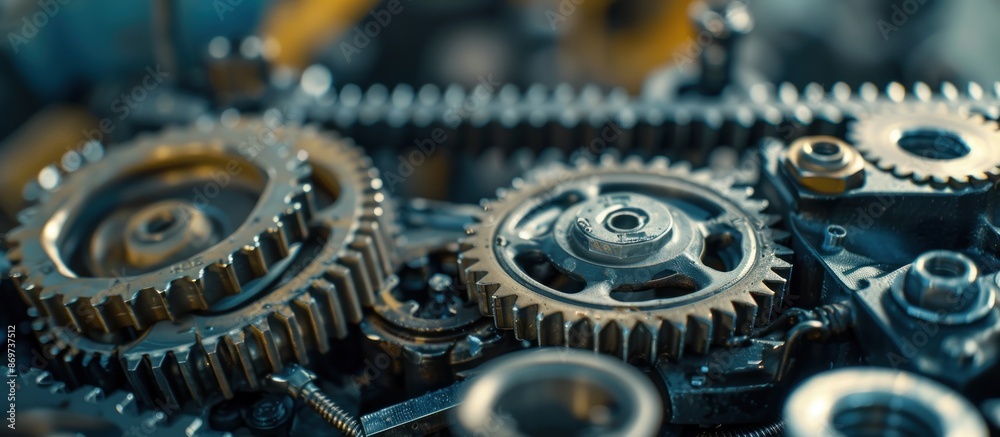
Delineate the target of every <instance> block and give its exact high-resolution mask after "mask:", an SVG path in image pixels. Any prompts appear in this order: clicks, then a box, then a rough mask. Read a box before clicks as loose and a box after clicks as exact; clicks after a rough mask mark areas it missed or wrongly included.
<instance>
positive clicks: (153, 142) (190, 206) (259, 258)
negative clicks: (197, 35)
mask: <svg viewBox="0 0 1000 437" xmlns="http://www.w3.org/2000/svg"><path fill="white" fill-rule="evenodd" d="M282 135H283V134H282V133H281V132H277V131H274V130H272V129H269V128H268V127H267V126H265V125H264V124H263V123H243V124H240V125H238V126H235V127H232V128H230V127H225V126H222V125H220V124H204V123H202V124H198V125H196V126H194V127H190V128H168V129H167V130H165V131H163V132H161V133H157V134H152V135H147V136H142V137H139V138H138V139H137V140H135V141H134V142H133V143H131V144H129V145H128V146H127V147H121V148H119V149H118V150H116V151H114V152H113V153H108V154H107V155H106V156H105V157H104V159H103V160H101V161H99V162H96V163H94V164H92V165H88V166H84V167H83V168H81V169H79V170H78V171H76V172H73V173H69V174H67V175H65V177H64V178H63V177H62V175H60V174H59V173H58V172H50V173H49V174H48V175H47V176H46V178H47V179H49V180H50V181H49V182H50V184H49V186H48V188H49V192H48V195H47V196H46V198H44V199H43V200H42V202H41V203H40V204H39V205H37V206H35V207H32V208H30V209H29V210H26V211H24V212H23V213H22V215H21V218H22V221H23V223H22V225H20V226H19V227H17V228H15V229H14V230H12V231H11V232H10V233H9V234H8V235H7V241H8V242H9V243H10V244H12V246H13V248H12V249H11V250H10V254H9V255H10V257H11V259H12V261H13V262H14V268H13V269H12V273H11V275H12V277H13V279H14V282H15V284H16V285H17V289H18V291H19V292H20V294H21V295H22V298H23V299H24V300H25V301H26V302H27V303H28V304H29V305H31V306H33V307H35V308H37V309H38V312H39V314H40V315H41V316H43V317H50V318H52V319H53V320H54V321H55V323H56V324H58V325H62V326H69V327H72V328H74V329H76V330H79V331H84V332H87V333H89V334H92V335H96V336H100V335H108V334H111V333H115V332H117V331H119V330H120V329H122V328H134V329H136V330H140V331H141V330H143V329H146V328H148V327H150V326H152V325H153V324H154V323H156V322H158V321H161V320H175V319H177V318H178V317H180V316H182V315H183V314H186V313H190V312H193V311H200V310H206V309H209V308H210V307H211V306H212V305H213V304H215V303H216V302H218V301H221V300H223V299H225V298H227V297H229V296H233V295H238V294H241V293H245V294H249V293H250V291H249V290H250V288H252V286H253V284H256V283H260V282H262V281H259V280H258V279H260V278H262V277H265V276H267V275H268V274H269V273H272V274H273V273H274V272H277V271H279V270H280V268H278V267H279V266H280V265H281V264H282V263H283V262H286V261H287V259H288V257H289V255H290V254H291V253H292V252H293V251H294V249H295V248H296V247H297V244H298V243H299V242H301V241H303V240H304V239H305V237H306V236H307V235H308V229H307V228H306V225H305V223H306V221H307V220H308V217H309V214H310V211H309V209H310V197H311V193H310V187H309V186H308V184H307V183H306V182H307V181H308V179H309V176H310V174H309V170H310V168H309V166H308V165H306V162H305V161H304V160H303V159H302V158H301V156H299V155H296V154H295V153H291V151H290V149H289V148H288V146H287V145H285V144H284V143H285V142H287V141H288V138H285V137H283V136H282ZM61 178H62V179H63V180H61V181H59V179H61ZM57 181H58V182H60V183H58V184H56V183H55V182H57ZM123 229H124V230H125V232H123Z"/></svg>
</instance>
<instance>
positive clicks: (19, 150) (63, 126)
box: [0, 106, 98, 218]
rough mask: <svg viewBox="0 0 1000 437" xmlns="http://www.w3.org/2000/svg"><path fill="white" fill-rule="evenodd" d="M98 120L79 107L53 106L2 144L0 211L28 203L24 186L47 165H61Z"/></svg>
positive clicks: (13, 211)
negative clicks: (65, 156)
mask: <svg viewBox="0 0 1000 437" xmlns="http://www.w3.org/2000/svg"><path fill="white" fill-rule="evenodd" d="M97 126H98V123H97V120H96V119H95V118H94V116H92V115H91V114H90V113H89V112H87V111H86V110H85V109H83V108H80V107H76V106H50V107H48V108H46V109H43V110H42V111H40V112H38V113H37V114H35V115H34V116H33V117H31V119H29V120H28V121H27V122H25V123H24V124H23V125H21V127H20V128H19V129H18V130H16V131H14V133H12V134H11V135H10V136H9V137H7V139H6V140H5V141H4V142H3V143H0V164H2V165H3V167H2V169H0V187H5V188H7V189H6V190H5V192H4V193H3V195H2V196H0V210H2V212H3V214H4V215H6V216H7V217H11V218H13V217H17V213H18V212H20V211H21V210H22V209H24V208H25V207H26V206H27V204H26V203H25V201H24V199H23V197H22V196H21V189H22V188H23V187H24V185H25V184H27V183H28V181H30V180H32V179H34V178H35V177H37V176H38V173H39V172H40V171H41V170H42V168H44V167H45V166H47V165H50V164H59V162H60V159H62V156H63V155H64V154H65V153H66V152H68V151H70V150H76V149H77V148H78V147H79V146H80V145H81V144H83V142H84V141H86V140H87V137H86V134H85V132H87V131H90V130H95V128H97Z"/></svg>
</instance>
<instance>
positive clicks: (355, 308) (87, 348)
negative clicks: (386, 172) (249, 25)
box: [41, 121, 395, 406]
mask: <svg viewBox="0 0 1000 437" xmlns="http://www.w3.org/2000/svg"><path fill="white" fill-rule="evenodd" d="M244 123H248V124H254V122H252V121H251V122H244ZM274 133H275V135H277V136H279V137H280V138H282V139H283V141H284V142H286V143H287V145H288V147H290V149H291V153H292V154H295V155H297V156H299V157H300V158H301V159H302V160H303V162H305V163H306V165H308V166H310V167H311V169H312V172H311V173H312V178H311V180H310V182H309V187H310V192H311V193H313V194H314V211H313V214H312V221H311V223H310V235H311V237H310V238H309V239H308V240H306V241H305V242H304V243H303V245H302V248H301V249H300V250H299V251H298V252H297V253H296V254H295V255H294V256H293V257H292V259H291V260H290V263H289V265H288V267H287V268H286V270H285V271H284V272H282V274H281V276H280V277H278V278H276V279H275V281H274V283H273V284H268V285H267V287H266V288H265V289H264V290H263V291H262V292H260V293H258V294H257V295H256V296H253V299H252V300H248V299H236V298H239V297H241V296H234V297H233V298H234V299H235V300H233V301H222V302H219V303H217V304H216V305H214V306H212V307H211V308H209V309H207V310H203V311H199V312H195V313H192V314H188V315H185V316H183V317H178V318H176V319H175V320H173V321H164V322H161V323H158V324H155V325H153V326H152V327H151V328H150V329H148V330H147V331H145V332H144V333H142V334H141V335H139V336H138V337H137V338H136V339H134V340H131V341H129V342H126V343H124V344H117V343H109V342H102V341H98V340H95V339H93V338H89V337H87V336H83V335H80V334H79V333H76V332H73V331H71V330H66V329H49V330H46V331H45V332H43V334H42V335H41V341H42V342H43V343H46V344H48V347H50V348H52V350H51V351H50V353H51V354H53V355H55V356H59V357H61V358H62V359H61V360H60V361H61V362H64V363H66V364H67V365H66V369H65V372H64V373H65V374H66V376H67V377H68V378H70V379H79V380H81V381H93V380H104V381H113V380H114V379H115V377H116V375H117V374H121V373H123V374H124V377H125V379H126V380H127V382H128V387H129V388H130V389H131V390H133V391H134V392H136V394H137V395H138V396H139V397H140V398H141V399H143V400H144V402H146V403H147V404H150V405H156V404H158V403H161V402H162V403H166V404H167V405H171V406H175V405H182V404H183V403H184V402H186V401H194V402H196V403H200V404H204V403H206V402H208V401H210V400H211V399H213V398H214V397H217V396H222V397H225V398H232V397H233V396H234V395H235V394H236V393H237V392H239V391H241V390H257V389H260V387H261V386H260V384H261V380H262V378H263V377H265V376H266V375H268V374H270V373H273V372H277V371H280V370H281V369H282V367H283V365H284V364H285V363H287V362H297V363H300V364H307V363H309V362H310V360H314V359H316V357H317V356H318V355H319V354H324V353H327V352H329V351H330V347H331V342H332V340H334V339H338V338H344V337H346V336H347V333H348V331H347V330H348V325H349V324H356V323H358V322H360V321H361V319H362V313H363V308H366V307H370V306H371V305H372V304H373V302H374V300H375V296H376V294H377V293H378V292H379V291H380V290H382V289H384V288H387V287H390V286H391V285H392V283H393V281H394V280H395V279H394V277H393V272H394V262H393V242H392V235H391V234H392V229H393V227H394V223H392V220H393V218H392V217H393V216H392V214H391V212H390V211H389V210H388V205H387V204H388V201H387V198H386V196H385V194H384V193H383V191H382V181H381V179H379V177H378V173H377V171H376V170H374V169H373V168H372V167H371V161H370V159H368V158H367V157H365V156H364V154H363V153H362V152H361V151H360V149H358V148H356V147H354V146H352V145H350V144H349V143H348V142H347V141H345V140H341V139H339V138H335V137H333V136H331V135H328V134H324V133H320V132H318V131H317V130H316V129H314V128H312V127H303V128H299V127H282V128H276V129H275V130H274Z"/></svg>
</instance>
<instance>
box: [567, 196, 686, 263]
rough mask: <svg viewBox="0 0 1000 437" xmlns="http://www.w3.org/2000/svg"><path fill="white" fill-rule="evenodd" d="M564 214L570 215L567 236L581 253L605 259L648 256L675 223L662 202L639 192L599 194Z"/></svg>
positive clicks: (668, 235) (614, 260) (629, 260)
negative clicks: (571, 215)
mask: <svg viewBox="0 0 1000 437" xmlns="http://www.w3.org/2000/svg"><path fill="white" fill-rule="evenodd" d="M566 214H573V226H570V227H569V232H570V236H569V237H570V239H571V240H572V241H573V242H574V244H575V245H576V246H577V248H579V249H581V253H582V254H583V255H584V256H586V257H588V258H592V259H597V260H600V261H605V262H617V263H627V262H633V261H637V260H641V259H644V258H647V257H649V256H650V255H652V254H654V253H656V251H657V250H659V249H660V248H662V247H663V245H664V244H665V243H666V242H667V241H668V240H669V239H670V233H671V230H672V229H673V226H674V218H673V215H671V213H670V210H669V209H668V208H667V206H666V205H665V204H664V203H663V202H660V201H657V200H655V199H653V198H651V197H648V196H643V195H641V194H631V193H629V194H621V193H616V194H608V195H604V196H600V197H598V198H596V199H594V200H591V201H588V202H585V203H582V204H580V205H579V206H578V207H577V208H574V209H571V210H569V211H567V212H566Z"/></svg>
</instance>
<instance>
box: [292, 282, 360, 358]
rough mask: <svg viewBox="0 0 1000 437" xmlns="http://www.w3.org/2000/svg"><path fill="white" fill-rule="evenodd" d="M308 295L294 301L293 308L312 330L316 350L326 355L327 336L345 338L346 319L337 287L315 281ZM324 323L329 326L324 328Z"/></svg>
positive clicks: (327, 346)
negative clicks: (328, 323) (327, 323)
mask: <svg viewBox="0 0 1000 437" xmlns="http://www.w3.org/2000/svg"><path fill="white" fill-rule="evenodd" d="M309 294H310V296H300V297H299V298H298V299H296V300H295V305H294V306H293V308H294V309H297V310H298V314H299V315H300V318H301V319H303V320H305V321H306V326H308V327H311V328H312V329H311V331H312V332H311V334H312V337H313V338H314V339H315V340H314V342H315V344H316V347H317V350H319V351H320V353H326V351H327V350H329V343H330V340H329V334H332V335H333V337H334V338H338V339H343V338H346V337H347V317H346V316H345V315H344V309H343V308H342V307H341V302H342V300H341V299H340V296H339V295H338V293H337V287H335V286H334V285H333V284H331V283H329V282H327V281H325V280H323V279H316V280H314V281H313V283H312V285H311V286H310V287H309ZM326 322H330V325H331V326H326Z"/></svg>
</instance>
